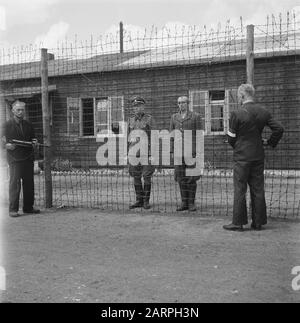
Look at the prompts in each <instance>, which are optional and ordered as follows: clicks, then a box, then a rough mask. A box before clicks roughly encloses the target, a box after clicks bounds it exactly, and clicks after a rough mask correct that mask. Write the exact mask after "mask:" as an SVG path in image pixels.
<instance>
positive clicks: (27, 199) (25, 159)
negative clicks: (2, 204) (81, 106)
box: [1, 100, 40, 217]
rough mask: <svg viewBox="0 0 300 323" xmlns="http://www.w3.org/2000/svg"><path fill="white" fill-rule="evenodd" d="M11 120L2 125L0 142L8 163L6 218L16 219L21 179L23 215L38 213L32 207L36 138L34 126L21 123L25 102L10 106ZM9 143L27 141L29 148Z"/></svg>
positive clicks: (16, 102) (23, 121)
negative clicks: (7, 209)
mask: <svg viewBox="0 0 300 323" xmlns="http://www.w3.org/2000/svg"><path fill="white" fill-rule="evenodd" d="M12 114H13V117H12V118H11V119H10V120H9V121H7V122H5V124H4V125H3V128H2V136H1V137H2V140H3V142H4V146H5V148H6V151H7V154H6V155H7V161H8V164H9V172H10V180H9V215H10V216H11V217H17V216H18V215H19V214H18V211H19V198H20V190H21V180H22V188H23V212H24V213H34V214H35V213H39V212H40V211H39V210H37V209H35V208H34V207H33V204H34V178H33V176H34V171H33V170H34V148H35V147H36V146H37V139H36V138H35V133H34V129H33V126H32V125H31V123H29V122H28V121H26V120H24V115H25V103H24V102H21V101H19V100H17V101H15V102H14V103H13V105H12ZM12 140H20V141H27V142H28V141H29V142H32V145H29V146H19V145H16V144H14V143H11V141H12Z"/></svg>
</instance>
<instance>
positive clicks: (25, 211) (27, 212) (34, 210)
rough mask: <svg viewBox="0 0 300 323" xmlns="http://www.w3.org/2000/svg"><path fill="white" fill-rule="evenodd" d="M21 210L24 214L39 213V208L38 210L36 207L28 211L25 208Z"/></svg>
mask: <svg viewBox="0 0 300 323" xmlns="http://www.w3.org/2000/svg"><path fill="white" fill-rule="evenodd" d="M23 212H24V213H26V214H39V213H41V211H40V210H38V209H34V208H32V209H31V210H29V211H27V210H23Z"/></svg>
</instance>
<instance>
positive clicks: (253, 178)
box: [223, 84, 284, 231]
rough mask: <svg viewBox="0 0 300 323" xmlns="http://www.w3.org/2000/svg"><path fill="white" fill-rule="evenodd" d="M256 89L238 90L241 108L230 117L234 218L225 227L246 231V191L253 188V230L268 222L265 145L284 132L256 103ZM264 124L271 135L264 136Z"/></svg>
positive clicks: (269, 144)
mask: <svg viewBox="0 0 300 323" xmlns="http://www.w3.org/2000/svg"><path fill="white" fill-rule="evenodd" d="M254 96H255V90H254V88H253V86H252V85H251V84H242V85H241V86H240V87H239V89H238V100H239V103H241V107H240V108H239V109H238V110H236V111H233V112H232V113H231V116H230V120H229V131H228V135H227V137H228V141H229V143H230V145H231V146H232V147H233V160H234V166H233V182H234V204H233V220H232V223H231V224H229V225H224V226H223V228H224V229H225V230H231V231H243V225H246V224H247V223H248V217H247V205H246V192H247V184H248V185H249V187H250V196H251V206H252V224H251V228H252V229H253V230H261V228H262V226H263V225H265V224H267V212H266V201H265V190H264V158H265V154H264V146H271V147H272V148H275V147H276V146H277V144H278V142H279V141H280V139H281V137H282V135H283V131H284V130H283V127H282V126H281V124H280V123H279V122H277V121H275V120H274V119H273V117H272V115H271V114H270V112H268V111H267V110H266V109H265V108H264V107H263V106H261V105H260V104H258V103H255V102H254ZM265 126H268V127H269V128H270V129H271V130H272V134H271V136H270V138H269V139H268V140H267V139H262V131H263V129H264V127H265Z"/></svg>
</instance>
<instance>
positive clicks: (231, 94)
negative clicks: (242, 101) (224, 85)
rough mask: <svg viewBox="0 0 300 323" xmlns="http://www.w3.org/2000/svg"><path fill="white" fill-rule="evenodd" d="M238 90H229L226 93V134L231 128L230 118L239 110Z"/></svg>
mask: <svg viewBox="0 0 300 323" xmlns="http://www.w3.org/2000/svg"><path fill="white" fill-rule="evenodd" d="M237 92H238V91H237V89H227V90H226V91H225V111H224V114H225V116H224V121H226V122H224V126H225V133H227V131H228V127H229V118H230V114H231V112H232V111H235V110H237V109H238V96H237Z"/></svg>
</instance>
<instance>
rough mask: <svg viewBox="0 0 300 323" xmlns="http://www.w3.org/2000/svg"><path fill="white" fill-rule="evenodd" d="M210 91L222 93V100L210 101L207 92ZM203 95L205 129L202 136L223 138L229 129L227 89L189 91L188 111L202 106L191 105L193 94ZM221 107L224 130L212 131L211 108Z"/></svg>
mask: <svg viewBox="0 0 300 323" xmlns="http://www.w3.org/2000/svg"><path fill="white" fill-rule="evenodd" d="M211 91H224V100H213V101H210V95H209V92H211ZM201 92H202V93H205V95H206V100H205V106H204V111H205V113H204V125H205V129H204V134H205V135H209V136H224V135H226V134H227V131H228V127H229V106H228V102H227V96H228V95H227V92H228V90H227V89H213V90H190V91H189V97H190V110H191V111H194V107H195V106H196V107H198V106H199V107H201V106H202V107H203V105H195V104H194V103H193V98H194V95H195V94H197V93H198V94H199V95H200V93H201ZM221 104H222V105H223V118H222V119H223V125H224V130H223V131H212V130H211V127H212V122H211V121H212V113H211V110H212V106H214V105H216V106H217V105H218V106H220V105H221ZM213 119H217V118H213Z"/></svg>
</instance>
